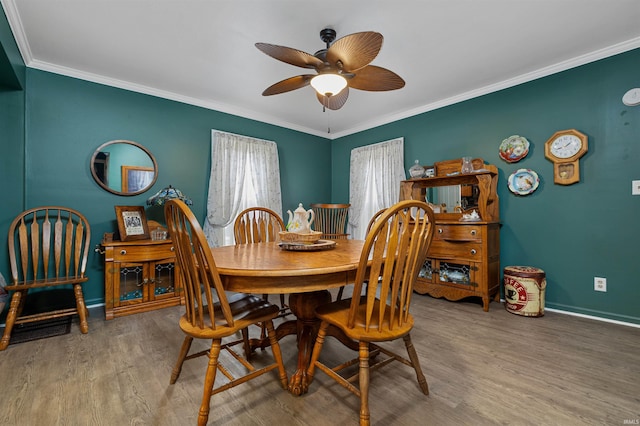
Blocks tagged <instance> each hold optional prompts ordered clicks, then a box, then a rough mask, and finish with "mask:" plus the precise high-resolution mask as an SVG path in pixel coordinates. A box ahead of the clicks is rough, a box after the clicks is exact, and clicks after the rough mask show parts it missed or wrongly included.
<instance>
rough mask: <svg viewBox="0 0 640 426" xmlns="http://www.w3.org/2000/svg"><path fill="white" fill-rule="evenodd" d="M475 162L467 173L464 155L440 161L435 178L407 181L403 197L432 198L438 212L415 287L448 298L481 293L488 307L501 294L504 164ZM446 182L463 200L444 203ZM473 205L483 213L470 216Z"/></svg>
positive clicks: (401, 190)
mask: <svg viewBox="0 0 640 426" xmlns="http://www.w3.org/2000/svg"><path fill="white" fill-rule="evenodd" d="M472 164H473V168H474V171H473V172H472V173H467V174H462V173H461V172H460V170H461V166H462V160H461V159H457V160H448V161H442V162H438V163H435V164H434V166H433V168H434V169H435V170H434V176H433V177H423V178H412V179H410V180H405V181H403V182H402V183H401V187H400V199H401V200H406V199H417V200H422V201H427V202H429V203H430V204H431V205H432V207H433V208H434V213H435V217H436V228H435V233H434V237H433V242H432V244H431V247H430V248H429V252H428V258H427V260H426V262H425V264H424V265H423V267H422V270H421V271H420V274H419V276H418V279H417V281H416V284H415V287H414V290H415V291H416V292H418V293H420V294H429V295H431V296H434V297H444V298H446V299H447V300H460V299H463V298H465V297H473V296H475V297H481V298H482V303H483V309H484V310H485V311H488V310H489V303H490V301H491V298H492V297H494V298H495V300H499V297H500V223H499V221H500V211H499V202H498V194H497V185H498V169H497V167H496V166H494V165H490V164H485V163H484V161H483V159H481V158H475V159H473V160H472ZM428 168H431V167H428ZM444 187H450V188H451V187H452V188H453V189H454V190H455V191H457V190H459V197H457V199H458V200H459V201H460V204H459V205H458V204H456V205H454V206H444V205H442V204H441V203H439V201H440V200H438V194H439V193H438V191H441V190H443V188H444ZM473 210H475V211H476V212H477V213H478V215H479V218H478V219H476V220H464V216H463V215H464V214H467V215H468V214H470V213H472V212H473Z"/></svg>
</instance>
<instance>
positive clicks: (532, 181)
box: [508, 169, 540, 195]
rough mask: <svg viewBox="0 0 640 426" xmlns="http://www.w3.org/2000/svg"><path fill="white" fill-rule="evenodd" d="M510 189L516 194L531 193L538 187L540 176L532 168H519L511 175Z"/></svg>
mask: <svg viewBox="0 0 640 426" xmlns="http://www.w3.org/2000/svg"><path fill="white" fill-rule="evenodd" d="M508 184H509V190H510V191H511V192H513V193H514V194H516V195H529V194H531V193H532V192H533V191H535V190H536V189H537V188H538V185H539V184H540V178H539V177H538V174H537V173H536V172H534V171H533V170H530V169H518V170H516V171H515V172H513V173H511V176H509V181H508Z"/></svg>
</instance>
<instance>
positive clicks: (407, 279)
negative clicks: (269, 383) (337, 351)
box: [307, 200, 435, 425]
mask: <svg viewBox="0 0 640 426" xmlns="http://www.w3.org/2000/svg"><path fill="white" fill-rule="evenodd" d="M434 223H435V222H434V216H433V212H432V210H431V209H430V208H429V206H428V205H427V204H426V203H424V202H422V201H417V200H407V201H401V202H399V203H398V204H396V205H394V206H392V207H390V208H389V209H387V210H385V211H384V212H383V213H382V214H381V215H380V216H379V217H378V219H377V220H376V221H375V222H374V223H373V225H372V228H371V230H370V231H369V233H368V234H367V238H366V240H365V243H364V247H363V249H362V255H361V257H360V263H359V264H358V270H357V272H356V279H355V284H354V295H360V294H362V287H363V286H365V287H366V288H365V292H364V294H362V296H360V297H358V296H356V297H352V298H350V299H345V300H341V301H337V302H332V303H329V304H326V305H322V306H320V307H318V308H316V316H317V317H318V318H319V319H320V320H321V324H320V329H319V331H318V335H317V338H316V342H315V345H314V347H313V352H312V355H311V361H310V364H309V368H308V370H307V377H308V380H309V383H311V381H312V380H313V376H314V374H315V369H316V368H318V369H319V370H321V371H323V372H324V373H326V374H328V375H329V377H331V378H332V379H334V380H336V381H337V382H338V383H339V384H341V385H342V386H344V387H345V388H346V389H348V390H349V391H351V392H352V393H354V394H355V395H357V396H359V397H360V425H369V424H370V413H369V401H368V400H369V372H370V370H374V369H377V368H380V367H382V366H384V365H386V364H388V363H390V362H392V361H400V362H402V363H403V364H406V365H408V366H411V367H413V369H414V370H415V373H416V376H417V380H418V384H419V386H420V389H421V390H422V392H423V393H424V394H425V395H428V394H429V387H428V385H427V380H426V378H425V376H424V374H423V373H422V369H421V367H420V360H419V358H418V355H417V353H416V350H415V348H414V346H413V343H412V342H411V335H410V332H411V329H412V328H413V322H414V320H413V317H412V316H411V314H410V313H409V308H410V305H411V296H412V295H413V285H414V283H415V280H416V277H417V276H418V272H419V270H420V267H421V266H422V264H423V263H424V261H425V258H426V257H427V250H428V248H429V245H430V244H431V240H432V239H433V227H434ZM330 326H333V327H335V328H337V329H338V330H339V331H340V332H342V333H344V335H346V336H347V337H348V338H350V339H352V340H354V341H356V342H358V347H359V358H356V359H353V360H350V361H348V362H345V363H343V364H340V365H338V366H336V367H329V366H327V365H326V364H324V363H322V362H320V361H319V357H320V352H321V350H322V347H323V344H324V341H325V337H326V335H327V330H328V328H329V327H330ZM400 338H402V339H403V340H404V344H405V347H406V350H407V354H408V356H409V359H407V358H405V357H403V356H401V355H399V354H397V353H395V352H393V351H391V350H389V349H388V348H385V347H383V346H382V345H381V343H383V342H389V341H393V340H396V339H400ZM385 355H386V357H385ZM378 357H381V358H384V359H381V358H380V359H379V358H378ZM358 361H359V362H358ZM370 363H371V364H372V365H370ZM353 365H359V371H358V372H357V373H356V374H355V375H354V376H353V377H350V378H347V377H345V375H344V374H345V372H346V371H348V370H345V369H347V368H348V367H349V366H353ZM341 373H342V375H341ZM356 378H358V380H359V386H355V385H354V384H352V382H353V381H355V379H356ZM388 391H391V390H390V389H388Z"/></svg>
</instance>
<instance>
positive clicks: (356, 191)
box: [347, 138, 406, 240]
mask: <svg viewBox="0 0 640 426" xmlns="http://www.w3.org/2000/svg"><path fill="white" fill-rule="evenodd" d="M350 168H351V170H350V179H349V203H351V207H350V209H349V224H348V225H347V232H348V233H349V234H351V238H353V239H358V240H363V239H364V238H365V237H366V231H367V225H368V224H369V219H371V217H372V216H373V215H374V214H375V213H376V212H377V211H378V210H380V209H382V208H387V207H390V206H392V205H393V204H395V203H397V202H398V200H399V198H400V182H401V181H403V180H405V179H406V175H405V172H404V138H397V139H392V140H389V141H386V142H380V143H377V144H373V145H367V146H363V147H360V148H355V149H353V150H352V151H351V166H350Z"/></svg>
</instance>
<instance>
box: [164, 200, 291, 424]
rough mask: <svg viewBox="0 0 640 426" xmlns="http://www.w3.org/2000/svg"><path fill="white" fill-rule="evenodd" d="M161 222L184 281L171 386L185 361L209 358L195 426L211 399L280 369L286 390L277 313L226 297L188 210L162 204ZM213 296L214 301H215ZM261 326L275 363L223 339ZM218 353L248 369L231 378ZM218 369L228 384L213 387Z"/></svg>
mask: <svg viewBox="0 0 640 426" xmlns="http://www.w3.org/2000/svg"><path fill="white" fill-rule="evenodd" d="M164 214H165V219H166V222H167V228H168V230H169V235H170V237H171V240H172V241H173V243H174V245H175V249H176V262H177V263H178V265H179V266H180V273H181V274H182V278H183V282H184V293H185V314H184V315H183V316H182V317H181V318H180V328H181V329H182V331H183V332H184V333H185V338H184V342H183V343H182V347H181V348H180V355H179V356H178V361H177V362H176V365H175V367H174V369H173V372H172V374H171V384H174V383H175V382H176V380H177V379H178V377H179V376H180V371H181V370H182V364H183V363H184V361H185V360H188V359H192V358H196V357H200V356H203V355H207V357H208V358H209V362H208V364H207V370H206V373H205V379H204V392H203V395H202V403H201V405H200V410H199V413H198V425H205V424H206V423H207V420H208V418H209V405H210V400H211V396H212V395H214V394H216V393H219V392H222V391H224V390H227V389H230V388H232V387H234V386H237V385H239V384H241V383H245V382H247V381H249V380H252V379H254V378H256V377H258V376H261V375H263V374H265V373H267V372H269V371H271V370H273V369H276V368H277V369H278V375H279V380H280V383H281V385H282V387H283V388H284V389H287V373H286V371H285V369H284V364H283V362H282V353H281V351H280V345H279V344H278V340H277V339H276V332H275V329H274V327H273V319H274V318H276V317H277V316H278V312H279V309H278V307H277V306H276V305H272V304H270V303H269V302H268V301H266V300H264V299H263V298H261V297H258V296H254V295H244V294H240V293H236V294H235V295H233V296H232V297H230V298H227V295H226V294H225V292H224V288H223V287H222V281H221V280H220V276H219V274H218V270H217V269H216V264H215V262H214V259H213V256H212V254H211V250H210V249H209V245H208V243H207V239H206V237H205V235H204V233H203V231H202V228H201V227H200V224H199V223H198V220H197V219H196V218H195V216H194V215H193V213H192V212H191V210H190V209H189V207H187V205H186V204H185V203H184V202H183V201H181V200H178V199H174V200H170V201H168V202H167V203H166V204H165V208H164ZM214 295H215V296H217V300H218V302H215V303H214ZM254 324H256V325H258V324H264V326H265V328H266V330H267V334H268V336H269V342H270V344H271V346H270V347H271V351H272V353H273V357H274V359H275V362H274V363H272V364H269V365H267V366H264V367H262V368H259V369H258V368H256V367H255V366H253V365H252V364H251V363H250V362H249V361H248V360H246V359H244V358H242V357H241V356H239V355H238V354H237V353H236V352H235V351H234V349H233V347H234V346H236V345H239V344H242V343H243V341H244V339H239V340H237V339H236V340H230V341H227V340H225V343H223V342H222V340H223V339H226V338H230V337H232V336H234V335H235V334H236V333H238V332H241V331H242V330H246V329H247V328H248V327H249V326H250V325H254ZM194 338H195V339H207V340H211V347H210V348H209V349H208V350H205V351H201V352H197V353H193V354H189V350H190V348H191V343H192V342H193V339H194ZM222 350H226V351H227V352H229V353H230V355H231V357H230V359H236V360H238V361H239V362H240V364H242V365H243V366H244V367H245V368H246V369H247V370H248V372H247V374H245V375H243V376H241V377H237V378H236V377H234V376H233V374H232V371H235V370H231V369H227V368H224V367H223V366H222V363H221V362H220V359H219V355H220V352H221V351H222ZM218 371H220V372H221V373H222V374H223V375H224V376H225V377H226V378H227V381H226V383H223V384H220V385H218V386H217V387H215V380H216V373H217V372H218Z"/></svg>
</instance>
